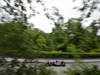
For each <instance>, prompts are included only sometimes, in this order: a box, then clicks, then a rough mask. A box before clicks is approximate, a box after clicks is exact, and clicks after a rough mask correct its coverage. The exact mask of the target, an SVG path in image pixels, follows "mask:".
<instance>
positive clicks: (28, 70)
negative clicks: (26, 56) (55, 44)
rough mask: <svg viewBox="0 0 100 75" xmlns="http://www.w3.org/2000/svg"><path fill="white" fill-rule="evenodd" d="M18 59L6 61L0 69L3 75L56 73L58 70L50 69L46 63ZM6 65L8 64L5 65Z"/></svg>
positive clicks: (45, 74) (47, 74) (49, 74)
mask: <svg viewBox="0 0 100 75" xmlns="http://www.w3.org/2000/svg"><path fill="white" fill-rule="evenodd" d="M16 62H19V61H18V60H17V59H14V60H12V61H10V62H9V63H5V64H4V66H2V67H1V69H0V74H2V75H56V72H54V71H52V70H51V69H48V68H47V66H46V65H45V64H44V63H41V64H37V63H25V62H19V65H18V63H16ZM5 65H6V66H5Z"/></svg>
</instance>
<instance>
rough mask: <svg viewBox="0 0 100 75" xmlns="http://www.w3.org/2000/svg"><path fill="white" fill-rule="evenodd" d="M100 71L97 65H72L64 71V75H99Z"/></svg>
mask: <svg viewBox="0 0 100 75" xmlns="http://www.w3.org/2000/svg"><path fill="white" fill-rule="evenodd" d="M99 74H100V69H99V68H98V66H97V65H86V64H80V63H78V64H77V65H73V66H72V68H69V69H68V70H67V71H66V75H99Z"/></svg>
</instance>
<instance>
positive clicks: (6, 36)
mask: <svg viewBox="0 0 100 75" xmlns="http://www.w3.org/2000/svg"><path fill="white" fill-rule="evenodd" d="M30 36H32V35H30V34H29V33H27V29H26V27H25V26H24V25H22V24H20V23H17V22H10V23H4V24H0V53H1V55H10V56H17V55H18V56H21V55H23V54H24V56H28V55H30V53H32V37H30ZM28 53H29V54H28Z"/></svg>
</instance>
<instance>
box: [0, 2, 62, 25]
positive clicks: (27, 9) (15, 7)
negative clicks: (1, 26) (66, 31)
mask: <svg viewBox="0 0 100 75" xmlns="http://www.w3.org/2000/svg"><path fill="white" fill-rule="evenodd" d="M0 3H3V4H0V10H1V12H0V13H1V14H2V16H0V21H1V22H6V21H12V20H13V21H20V22H23V23H28V19H30V18H31V17H34V16H35V15H38V14H40V13H41V12H40V11H38V10H37V8H36V7H37V6H41V7H42V8H43V9H42V11H44V15H45V16H46V17H47V19H50V20H52V21H55V18H54V17H55V16H56V17H60V16H61V15H60V14H59V10H58V9H57V8H56V7H54V6H52V7H51V9H52V12H53V14H52V15H51V13H50V12H49V10H50V11H51V9H50V8H48V7H47V6H46V3H45V2H44V1H43V0H34V1H33V0H25V1H23V0H1V1H0ZM3 12H4V13H3ZM4 15H7V16H4Z"/></svg>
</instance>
